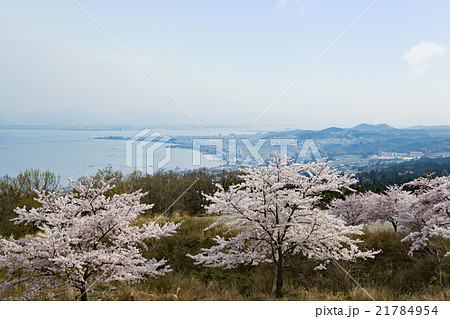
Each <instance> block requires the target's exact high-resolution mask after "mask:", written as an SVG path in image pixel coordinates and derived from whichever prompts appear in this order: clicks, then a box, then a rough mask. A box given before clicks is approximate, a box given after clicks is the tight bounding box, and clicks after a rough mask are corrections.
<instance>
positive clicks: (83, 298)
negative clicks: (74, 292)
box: [78, 287, 88, 301]
mask: <svg viewBox="0 0 450 319" xmlns="http://www.w3.org/2000/svg"><path fill="white" fill-rule="evenodd" d="M80 293H81V295H80V298H78V300H81V301H88V298H87V291H86V287H83V288H80Z"/></svg>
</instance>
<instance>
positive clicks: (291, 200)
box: [189, 156, 377, 297]
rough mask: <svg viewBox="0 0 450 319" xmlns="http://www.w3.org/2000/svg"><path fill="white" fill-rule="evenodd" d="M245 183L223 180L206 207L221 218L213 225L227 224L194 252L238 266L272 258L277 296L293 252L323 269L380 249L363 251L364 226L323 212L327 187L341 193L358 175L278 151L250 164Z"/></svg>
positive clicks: (202, 260) (213, 262)
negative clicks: (267, 159) (225, 186)
mask: <svg viewBox="0 0 450 319" xmlns="http://www.w3.org/2000/svg"><path fill="white" fill-rule="evenodd" d="M242 173H243V174H242V176H241V178H242V180H243V182H242V183H240V184H237V185H233V186H231V187H230V188H229V189H228V190H227V191H225V190H224V189H223V188H222V187H221V186H220V185H217V187H218V188H219V190H218V191H217V192H216V193H215V194H214V195H212V196H208V195H204V196H205V197H206V198H207V199H208V201H209V202H210V204H209V205H208V206H207V211H208V213H210V214H213V213H216V214H218V215H220V216H221V217H220V218H219V219H218V220H217V221H216V222H214V223H213V224H212V225H211V226H210V227H209V228H207V229H210V228H213V227H217V226H220V225H227V227H228V228H229V230H228V232H227V234H225V236H217V237H215V238H214V241H215V245H214V246H212V247H211V248H204V249H202V251H201V253H199V254H198V255H195V256H191V255H189V256H190V257H192V258H193V259H195V263H196V264H201V265H204V266H206V267H223V268H233V267H236V266H237V265H239V264H247V265H257V264H261V263H271V264H274V265H275V269H276V287H275V293H276V296H277V297H281V296H282V286H283V268H284V266H285V261H286V258H287V257H288V256H292V255H295V254H303V255H304V256H306V257H309V258H311V259H314V260H317V261H319V262H320V265H319V266H318V267H317V268H318V269H321V268H324V267H325V265H326V264H327V263H328V262H330V261H331V260H333V259H334V260H347V261H355V260H356V258H358V257H360V258H364V259H365V258H373V257H374V255H375V254H376V253H377V252H374V251H361V250H360V249H359V248H358V243H359V242H360V241H359V240H357V239H355V236H354V235H361V234H362V231H361V227H360V226H346V225H345V223H344V221H343V220H341V219H340V218H338V217H336V216H333V215H331V214H329V213H328V212H326V211H321V210H320V209H319V208H318V207H319V201H320V199H321V194H322V193H324V192H326V191H335V192H341V191H342V190H344V189H347V188H350V186H351V185H352V184H354V183H355V179H354V178H353V177H352V176H350V175H342V174H340V173H339V172H338V171H336V170H333V169H331V168H330V167H329V164H328V163H323V164H317V163H309V164H296V163H291V162H290V161H289V160H288V159H280V158H279V157H278V156H275V157H274V158H273V160H272V161H271V162H270V163H269V165H268V166H259V167H253V168H252V167H248V168H246V169H243V171H242Z"/></svg>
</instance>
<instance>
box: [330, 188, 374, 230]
mask: <svg viewBox="0 0 450 319" xmlns="http://www.w3.org/2000/svg"><path fill="white" fill-rule="evenodd" d="M368 195H371V193H359V194H351V195H350V196H347V197H346V198H345V199H335V200H333V201H332V202H331V203H330V207H329V209H330V213H331V214H332V215H335V216H338V217H340V218H342V219H343V220H344V222H345V223H346V224H347V225H352V226H355V225H361V224H364V223H366V222H367V221H368V220H369V217H368V216H369V215H368V213H367V205H366V204H367V202H366V200H367V197H368Z"/></svg>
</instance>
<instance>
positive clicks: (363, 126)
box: [351, 123, 397, 132]
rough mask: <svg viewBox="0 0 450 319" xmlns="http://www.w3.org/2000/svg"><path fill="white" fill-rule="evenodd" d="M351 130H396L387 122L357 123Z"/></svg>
mask: <svg viewBox="0 0 450 319" xmlns="http://www.w3.org/2000/svg"><path fill="white" fill-rule="evenodd" d="M351 129H352V130H356V131H361V132H386V131H392V130H397V129H396V128H395V127H392V126H389V125H387V124H378V125H371V124H366V123H363V124H359V125H357V126H355V127H352V128H351Z"/></svg>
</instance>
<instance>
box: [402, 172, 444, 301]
mask: <svg viewBox="0 0 450 319" xmlns="http://www.w3.org/2000/svg"><path fill="white" fill-rule="evenodd" d="M405 186H409V187H412V188H413V190H414V193H415V195H416V196H417V197H416V200H415V201H414V202H413V203H412V205H411V209H409V210H408V211H406V212H404V213H403V214H402V215H401V216H400V217H399V219H400V221H401V223H402V224H403V225H405V227H408V229H409V230H410V233H409V235H408V236H406V237H405V238H404V239H403V240H404V241H411V249H410V251H409V254H410V255H413V254H414V252H416V251H417V250H419V249H423V250H424V251H426V252H427V253H429V254H430V255H431V256H433V258H434V260H435V262H436V264H437V266H438V275H439V283H440V285H441V287H442V290H443V292H444V295H445V298H447V296H446V292H445V287H444V284H443V278H442V264H443V262H444V261H445V260H446V259H448V258H449V257H450V251H449V250H448V249H449V248H448V242H447V245H446V244H445V242H442V239H443V240H447V241H448V240H449V239H450V176H443V177H437V178H431V177H420V178H418V179H416V180H414V181H412V182H410V183H408V184H406V185H405ZM433 239H434V240H433Z"/></svg>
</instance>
